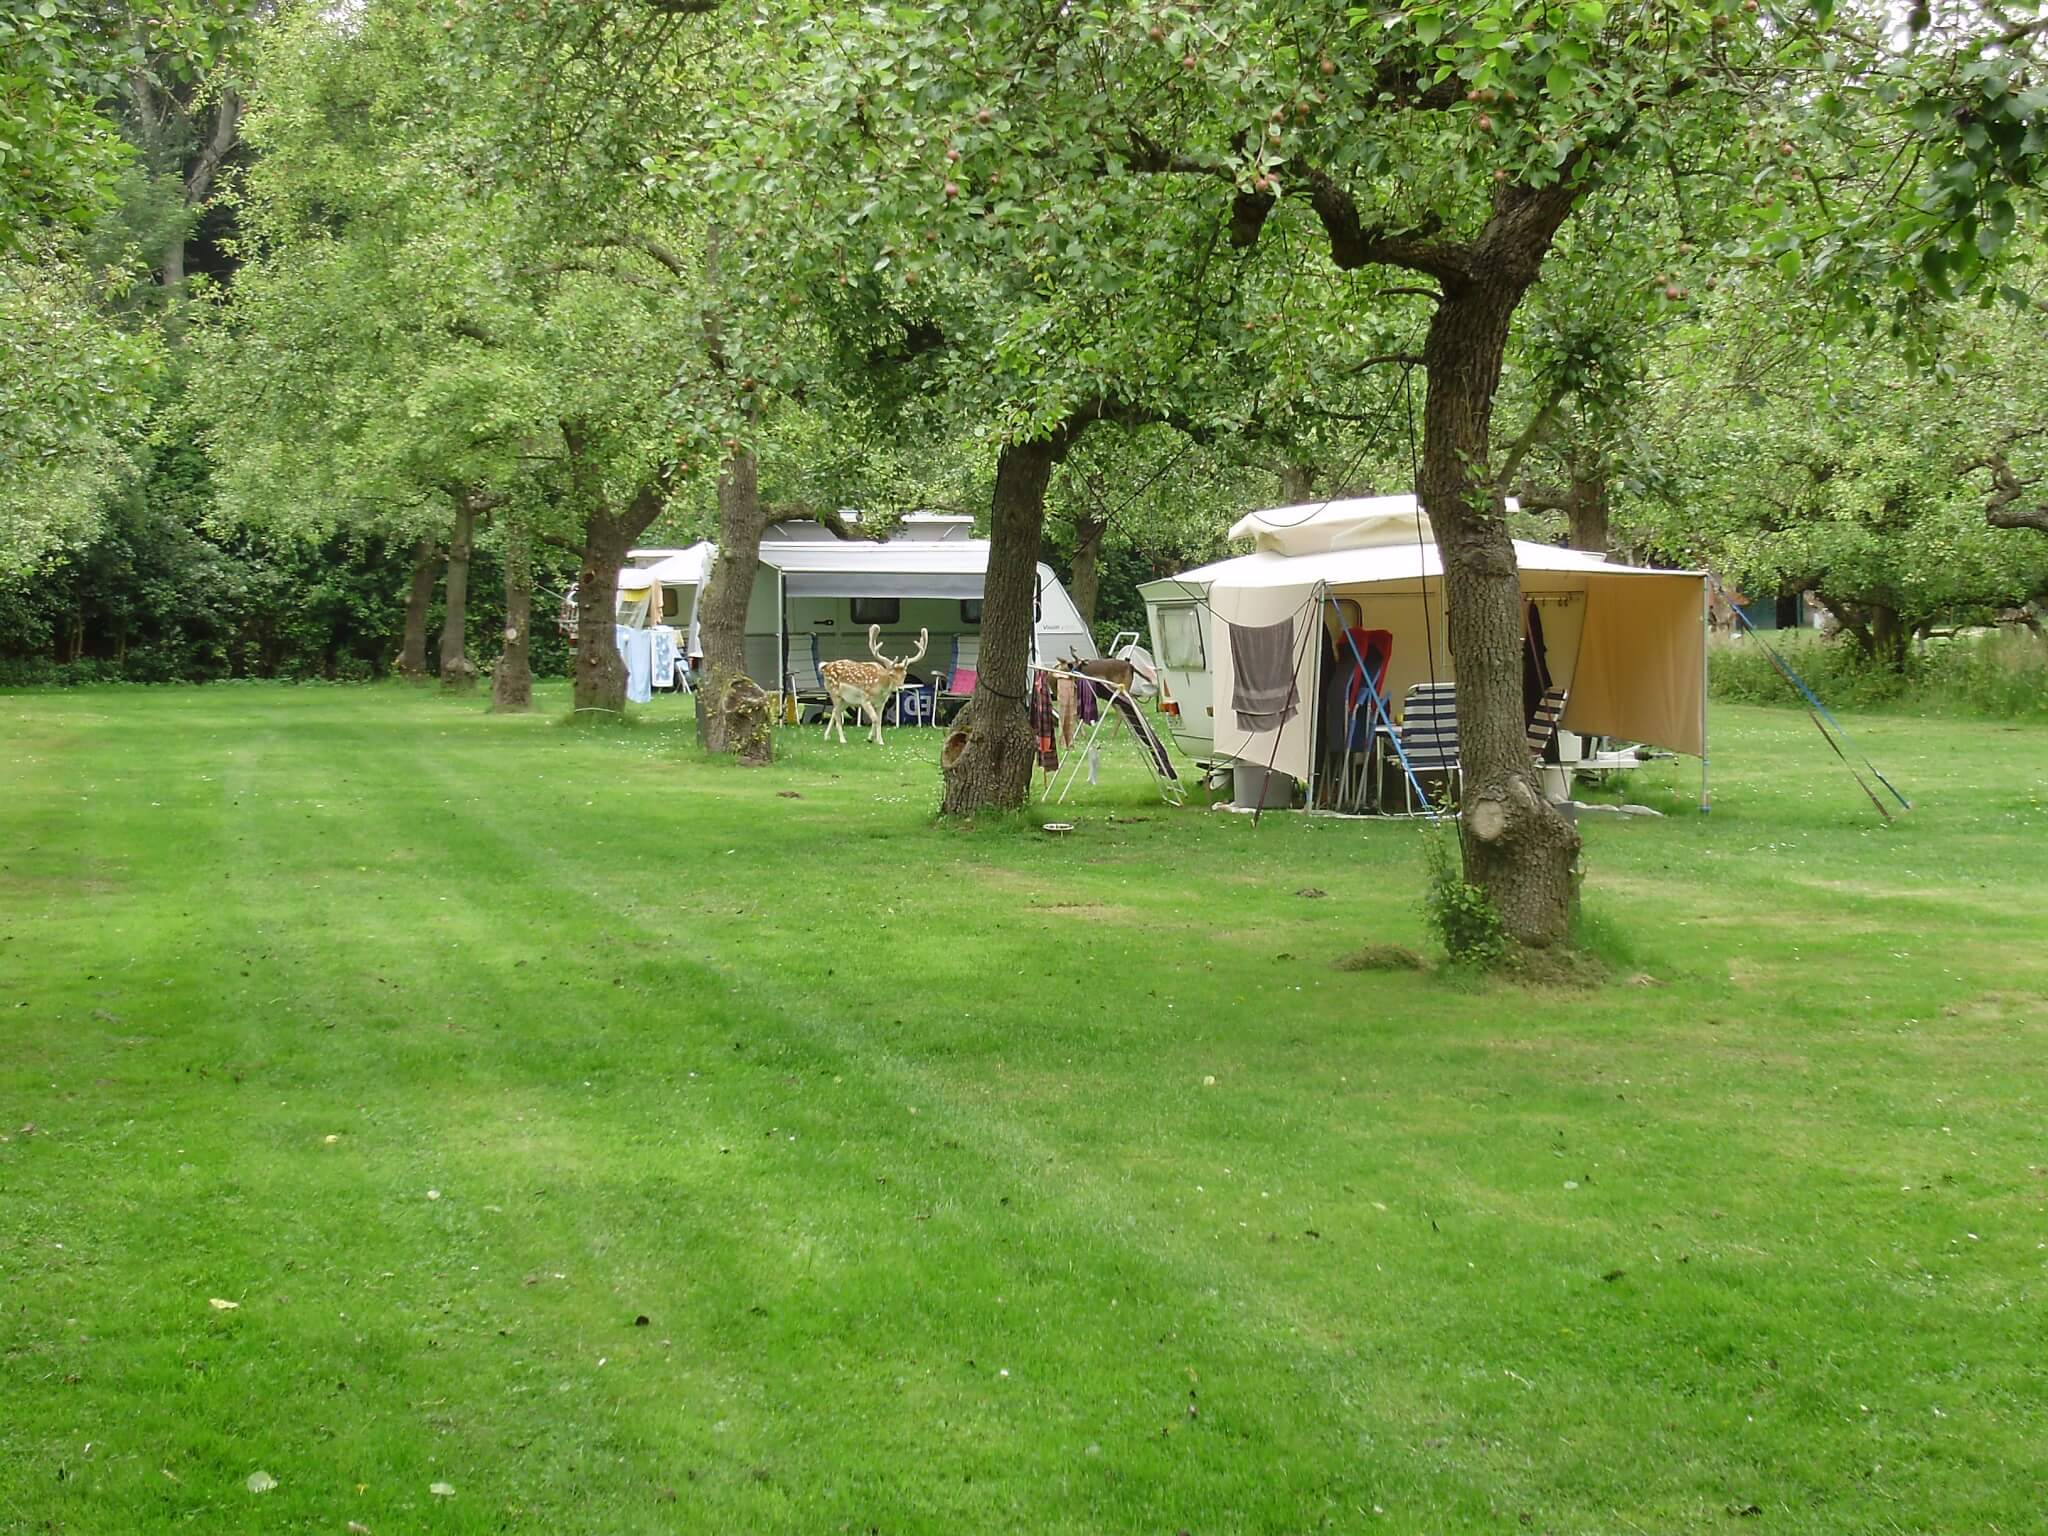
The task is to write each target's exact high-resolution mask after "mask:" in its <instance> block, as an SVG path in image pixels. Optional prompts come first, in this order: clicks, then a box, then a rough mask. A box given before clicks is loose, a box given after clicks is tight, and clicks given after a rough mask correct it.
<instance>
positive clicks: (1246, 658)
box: [1230, 619, 1301, 732]
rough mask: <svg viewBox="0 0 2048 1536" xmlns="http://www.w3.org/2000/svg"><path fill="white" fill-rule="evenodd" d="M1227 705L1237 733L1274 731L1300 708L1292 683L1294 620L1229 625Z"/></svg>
mask: <svg viewBox="0 0 2048 1536" xmlns="http://www.w3.org/2000/svg"><path fill="white" fill-rule="evenodd" d="M1230 668H1231V673H1232V682H1231V691H1230V706H1231V708H1232V709H1234V710H1236V711H1237V728H1238V729H1239V730H1241V731H1253V732H1265V731H1277V730H1279V729H1280V728H1281V727H1282V726H1283V725H1285V724H1286V723H1287V722H1288V721H1290V720H1292V719H1293V718H1294V717H1295V715H1296V714H1297V713H1298V712H1299V711H1300V708H1301V694H1300V692H1299V691H1298V690H1297V689H1296V687H1295V684H1294V620H1292V619H1282V620H1281V621H1280V622H1279V623H1278V624H1232V625H1231V626H1230Z"/></svg>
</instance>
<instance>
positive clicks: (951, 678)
mask: <svg viewBox="0 0 2048 1536" xmlns="http://www.w3.org/2000/svg"><path fill="white" fill-rule="evenodd" d="M980 668H981V636H980V635H955V636H954V637H953V660H952V664H951V665H949V666H948V667H947V668H946V671H945V675H944V676H943V677H942V678H940V680H939V690H938V698H937V699H936V701H935V702H934V705H933V718H934V719H936V718H937V715H938V711H939V710H940V709H943V708H944V707H945V705H946V703H947V701H948V700H951V701H954V702H956V703H962V704H964V703H965V702H966V701H967V700H968V699H970V698H972V697H973V696H974V684H975V678H976V675H977V673H978V672H979V671H980Z"/></svg>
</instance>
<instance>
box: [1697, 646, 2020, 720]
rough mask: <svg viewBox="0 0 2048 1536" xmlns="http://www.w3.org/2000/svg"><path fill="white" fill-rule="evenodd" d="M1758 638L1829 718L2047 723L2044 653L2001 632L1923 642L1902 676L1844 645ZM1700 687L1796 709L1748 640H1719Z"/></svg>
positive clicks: (1792, 696)
mask: <svg viewBox="0 0 2048 1536" xmlns="http://www.w3.org/2000/svg"><path fill="white" fill-rule="evenodd" d="M1763 639H1764V640H1766V641H1768V642H1769V643H1770V646H1771V648H1772V649H1773V650H1775V651H1776V652H1777V653H1778V654H1779V655H1780V656H1782V657H1784V659H1785V660H1786V662H1787V663H1789V664H1790V665H1791V667H1792V669H1793V671H1795V672H1797V673H1798V674H1799V675H1800V676H1801V677H1802V678H1804V679H1805V681H1806V685H1807V686H1808V687H1809V688H1811V689H1812V690H1813V691H1814V692H1815V693H1816V694H1817V695H1819V697H1820V700H1821V702H1822V703H1823V704H1826V705H1827V706H1828V707H1829V708H1830V709H1911V710H1915V711H1922V712H1926V713H1931V714H1955V715H1976V716H1982V717H1985V718H1988V719H1994V720H2023V719H2030V718H2038V717H2044V716H2048V645H2044V644H2043V643H2042V642H2041V641H2040V640H2038V639H2036V638H2035V637H2034V636H2032V635H2029V634H2026V633H2024V632H2017V633H2016V632H2011V631H2004V632H1998V633H1981V634H1965V635H1956V636H1954V637H1952V638H1949V637H1943V638H1936V639H1930V640H1924V641H1921V642H1919V643H1917V644H1916V645H1915V646H1914V647H1913V648H1912V649H1911V650H1910V651H1909V652H1908V653H1907V656H1906V665H1905V669H1904V670H1903V671H1893V670H1892V669H1891V668H1889V667H1884V666H1879V665H1877V664H1875V663H1873V662H1871V661H1869V660H1867V659H1866V658H1865V657H1864V656H1863V655H1862V653H1861V652H1860V651H1858V650H1857V648H1856V643H1855V642H1854V641H1853V640H1851V639H1850V638H1849V637H1847V636H1833V637H1828V636H1822V635H1818V634H1814V633H1812V632H1810V631H1803V630H1789V631H1788V630H1778V631H1771V632H1768V633H1766V634H1765V635H1764V636H1763ZM1707 685H1708V689H1709V691H1710V693H1711V694H1712V696H1713V697H1714V698H1716V699H1722V700H1726V701H1727V702H1729V703H1736V704H1784V705H1794V706H1797V705H1800V704H1803V703H1804V702H1805V701H1804V700H1803V699H1802V698H1801V697H1800V695H1799V693H1798V691H1797V690H1796V689H1794V688H1793V686H1792V685H1791V684H1790V683H1788V682H1786V681H1785V679H1784V678H1782V677H1780V676H1779V675H1778V672H1777V669H1776V668H1775V667H1773V666H1772V665H1771V659H1770V657H1769V656H1768V655H1766V654H1765V652H1764V649H1763V645H1762V644H1761V643H1760V642H1759V641H1758V639H1757V638H1756V637H1754V636H1749V635H1743V636H1739V637H1736V638H1733V639H1717V640H1715V641H1714V642H1713V644H1712V645H1710V646H1709V647H1708V650H1707Z"/></svg>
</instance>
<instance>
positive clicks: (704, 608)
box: [697, 449, 782, 753]
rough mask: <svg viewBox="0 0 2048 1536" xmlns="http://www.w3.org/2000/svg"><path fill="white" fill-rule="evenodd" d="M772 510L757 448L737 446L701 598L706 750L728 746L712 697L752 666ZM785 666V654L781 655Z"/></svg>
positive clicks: (701, 723)
mask: <svg viewBox="0 0 2048 1536" xmlns="http://www.w3.org/2000/svg"><path fill="white" fill-rule="evenodd" d="M766 528H767V513H766V512H765V511H763V509H762V506H761V486H760V471H759V466H758V465H757V464H756V463H755V460H754V456H753V454H751V453H749V452H747V451H746V450H744V449H736V450H735V451H734V452H733V454H732V456H731V457H730V458H728V459H727V460H726V462H725V469H724V470H723V472H721V474H720V475H719V477H718V558H717V560H715V561H714V562H712V566H711V579H710V580H709V581H707V582H706V583H705V584H704V592H703V596H702V597H701V598H700V600H699V601H698V604H697V639H698V642H699V643H700V644H701V645H702V646H703V647H704V661H703V670H702V674H701V675H700V677H699V678H698V682H697V690H698V697H699V698H700V700H703V701H706V702H705V704H704V705H703V707H700V708H699V709H698V711H697V744H698V745H699V746H701V747H702V748H703V749H704V750H705V751H707V752H719V753H723V752H728V751H731V750H732V748H733V743H732V741H731V740H730V738H729V737H728V736H727V734H726V718H725V712H724V711H723V710H721V709H715V708H712V707H710V704H709V702H708V701H711V700H719V699H723V698H724V697H725V693H726V689H727V688H728V687H729V686H730V685H731V683H732V682H733V680H734V679H735V678H740V677H744V676H745V675H746V671H747V603H748V600H749V599H750V598H751V597H752V596H753V592H754V577H755V576H756V574H758V572H759V571H760V568H761V535H762V533H763V532H764V531H765V530H766ZM776 665H777V667H778V668H779V667H780V666H781V658H780V657H778V658H777V659H776ZM761 682H762V684H763V686H764V687H769V688H777V689H779V688H780V687H781V686H782V680H781V679H780V678H779V677H775V678H766V679H762V680H761Z"/></svg>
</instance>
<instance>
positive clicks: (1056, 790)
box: [1033, 667, 1188, 805]
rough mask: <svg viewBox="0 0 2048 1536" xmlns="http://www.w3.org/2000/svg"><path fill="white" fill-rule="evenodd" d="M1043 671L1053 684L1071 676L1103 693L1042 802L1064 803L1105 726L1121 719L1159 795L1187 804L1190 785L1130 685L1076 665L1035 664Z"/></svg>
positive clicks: (1050, 780)
mask: <svg viewBox="0 0 2048 1536" xmlns="http://www.w3.org/2000/svg"><path fill="white" fill-rule="evenodd" d="M1033 670H1034V671H1037V672H1043V673H1044V674H1045V678H1046V682H1047V683H1048V684H1049V685H1053V686H1057V685H1058V684H1059V682H1060V681H1061V680H1062V679H1067V678H1071V679H1072V680H1073V682H1074V685H1075V687H1076V688H1077V689H1078V688H1079V687H1080V686H1081V685H1082V684H1086V685H1088V686H1090V687H1092V688H1094V689H1096V690H1097V691H1098V692H1099V693H1100V694H1101V695H1102V709H1101V710H1100V712H1099V713H1097V715H1096V716H1095V719H1094V721H1093V722H1092V723H1091V724H1088V725H1085V726H1084V727H1083V728H1082V730H1081V731H1080V732H1079V733H1077V734H1076V735H1075V737H1074V743H1073V745H1072V746H1071V747H1069V748H1067V749H1066V752H1067V756H1066V760H1065V761H1064V762H1062V763H1061V765H1060V766H1059V767H1058V768H1056V769H1054V770H1053V771H1052V772H1051V773H1049V774H1047V775H1046V778H1045V793H1044V794H1042V795H1040V796H1039V799H1040V801H1048V800H1049V801H1051V802H1052V803H1053V804H1054V805H1064V804H1065V803H1066V799H1067V796H1068V795H1069V794H1070V793H1072V792H1073V789H1074V786H1075V785H1076V784H1078V783H1079V782H1080V781H1081V770H1082V769H1083V768H1084V767H1085V766H1086V765H1087V763H1088V762H1089V760H1090V759H1091V758H1092V757H1093V756H1094V754H1095V749H1096V744H1097V743H1098V742H1099V741H1100V740H1101V738H1102V728H1103V727H1104V726H1106V725H1108V724H1109V722H1110V721H1111V720H1112V719H1114V720H1117V721H1118V722H1120V723H1121V724H1122V725H1123V726H1124V727H1125V730H1124V731H1123V733H1122V734H1123V735H1124V736H1126V737H1127V738H1128V739H1129V740H1130V743H1131V745H1132V746H1133V747H1135V748H1136V749H1137V753H1138V756H1139V757H1140V758H1141V759H1142V760H1143V761H1144V764H1145V768H1146V770H1147V771H1148V772H1149V773H1150V774H1151V775H1152V783H1153V787H1154V788H1156V789H1157V790H1158V791H1159V798H1160V799H1161V800H1163V801H1165V802H1166V803H1167V804H1168V805H1185V804H1186V803H1187V797H1188V792H1187V786H1186V785H1185V784H1183V783H1182V782H1181V778H1180V775H1179V774H1178V773H1176V772H1175V771H1174V767H1173V760H1172V759H1171V758H1170V757H1168V756H1167V750H1168V749H1167V747H1166V744H1165V742H1164V741H1163V740H1162V739H1161V737H1160V735H1159V733H1158V732H1157V731H1155V730H1153V729H1152V728H1151V726H1149V725H1148V724H1146V722H1145V716H1144V713H1143V711H1142V710H1141V709H1140V708H1139V706H1138V701H1137V700H1136V699H1134V698H1132V697H1131V692H1130V690H1129V689H1128V688H1124V687H1121V686H1119V685H1118V684H1116V683H1112V682H1110V681H1109V680H1108V679H1106V678H1100V677H1090V676H1089V675H1088V674H1087V673H1085V672H1076V671H1075V670H1074V669H1073V668H1072V667H1035V668H1033Z"/></svg>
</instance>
